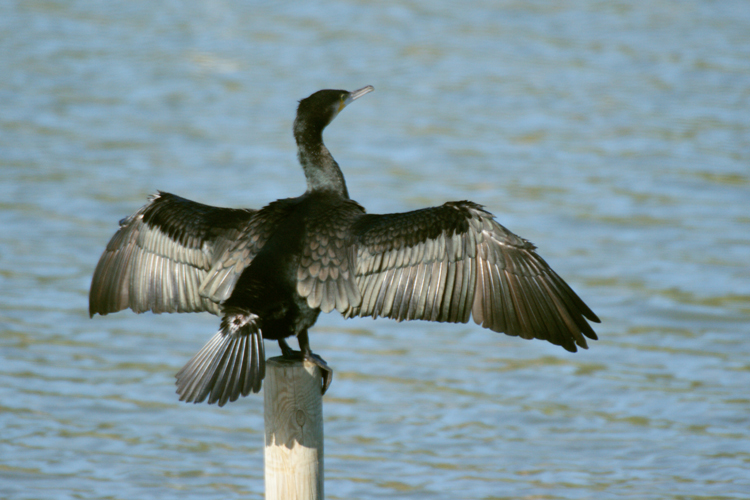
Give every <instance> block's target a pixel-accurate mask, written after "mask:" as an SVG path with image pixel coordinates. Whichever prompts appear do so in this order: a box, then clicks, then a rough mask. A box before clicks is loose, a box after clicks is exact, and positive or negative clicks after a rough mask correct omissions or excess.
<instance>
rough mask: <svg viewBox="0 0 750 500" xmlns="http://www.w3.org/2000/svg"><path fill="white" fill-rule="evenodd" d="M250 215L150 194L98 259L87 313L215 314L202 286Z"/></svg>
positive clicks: (212, 301)
mask: <svg viewBox="0 0 750 500" xmlns="http://www.w3.org/2000/svg"><path fill="white" fill-rule="evenodd" d="M255 213H256V211H255V210H249V209H230V208H217V207H211V206H208V205H203V204H200V203H196V202H193V201H190V200H186V199H184V198H180V197H179V196H175V195H173V194H169V193H162V192H159V193H157V194H155V195H154V196H152V197H151V198H150V199H149V203H148V204H147V205H146V206H144V207H143V208H141V209H140V210H138V211H137V212H136V213H135V214H133V215H131V216H130V217H127V218H126V219H123V220H122V221H121V222H120V229H119V230H118V231H117V233H115V235H114V236H113V237H112V239H111V240H110V242H109V244H108V245H107V248H106V250H105V251H104V253H103V254H102V256H101V258H100V259H99V264H98V265H97V266H96V270H95V271H94V277H93V279H92V281H91V290H90V292H89V314H90V315H91V316H93V315H94V314H96V313H99V314H107V313H111V312H115V311H119V310H122V309H125V308H128V307H129V308H131V309H132V310H133V311H135V312H137V313H141V312H144V311H153V312H155V313H162V312H198V311H208V312H212V313H214V314H218V313H219V304H218V301H217V300H215V299H214V298H213V297H211V296H210V295H207V294H202V293H201V285H202V283H203V282H204V281H205V279H206V278H207V276H209V275H210V271H211V269H212V267H214V266H215V265H216V264H217V260H218V259H219V258H221V256H222V255H224V254H226V253H227V250H228V249H229V248H230V247H231V245H232V244H234V243H235V242H236V240H237V238H238V237H239V236H240V235H241V234H242V233H243V232H246V231H247V227H248V225H249V224H250V222H251V220H252V218H253V216H254V214H255ZM249 259H250V257H248V260H247V262H246V263H245V265H247V264H249Z"/></svg>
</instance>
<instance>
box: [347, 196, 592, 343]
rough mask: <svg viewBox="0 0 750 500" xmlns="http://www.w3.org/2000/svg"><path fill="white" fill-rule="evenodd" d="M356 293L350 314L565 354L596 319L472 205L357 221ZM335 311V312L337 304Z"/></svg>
mask: <svg viewBox="0 0 750 500" xmlns="http://www.w3.org/2000/svg"><path fill="white" fill-rule="evenodd" d="M351 233H352V234H351V243H350V244H351V247H352V249H353V250H354V251H356V264H355V267H354V269H356V274H355V276H354V279H355V282H356V285H357V288H358V289H359V292H360V295H361V301H360V302H359V303H352V302H351V301H350V302H349V304H348V308H347V309H346V310H344V311H342V313H343V314H344V315H345V316H347V317H351V316H372V317H374V318H376V317H378V316H384V317H388V318H393V319H396V320H399V321H401V320H412V319H420V320H427V321H440V322H443V321H447V322H464V323H465V322H467V321H468V320H469V318H470V317H472V316H473V317H474V321H475V322H476V323H477V324H481V325H482V326H484V327H485V328H489V329H491V330H494V331H498V332H504V333H507V334H508V335H513V336H519V337H522V338H538V339H544V340H548V341H550V342H552V343H554V344H557V345H561V346H563V347H564V348H565V349H567V350H570V351H575V350H576V345H578V346H580V347H584V348H585V347H586V339H585V337H588V338H592V339H596V334H595V333H594V331H593V329H592V328H591V326H590V325H589V324H588V322H587V321H586V320H587V319H588V320H589V321H594V322H598V321H599V319H598V318H597V317H596V315H595V314H594V313H593V312H592V311H591V309H589V308H588V306H586V304H585V303H584V302H583V301H582V300H581V299H580V298H579V297H578V295H576V294H575V292H573V290H572V289H571V288H570V287H569V286H568V285H567V283H565V282H564V281H563V280H562V279H561V278H560V277H559V276H558V275H557V274H556V273H555V272H554V271H553V270H552V269H551V268H550V267H549V265H547V263H546V262H545V261H544V260H543V259H542V258H541V257H540V256H539V255H538V254H537V253H536V251H535V247H534V245H533V244H531V243H529V242H528V241H526V240H524V239H523V238H520V237H518V236H516V235H515V234H513V233H512V232H510V231H509V230H507V229H506V228H505V227H503V226H501V225H500V224H498V223H497V222H496V221H495V220H494V218H493V216H492V214H490V213H489V212H486V211H485V210H484V209H483V208H482V207H480V206H479V205H476V204H474V203H471V202H451V203H446V204H445V205H443V206H440V207H434V208H428V209H424V210H417V211H414V212H406V213H401V214H387V215H370V214H368V215H362V216H360V217H359V218H358V220H357V221H356V222H355V223H354V224H353V226H352V229H351ZM337 308H338V305H337Z"/></svg>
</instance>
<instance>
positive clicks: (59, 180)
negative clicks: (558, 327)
mask: <svg viewBox="0 0 750 500" xmlns="http://www.w3.org/2000/svg"><path fill="white" fill-rule="evenodd" d="M457 5H458V4H457V3H453V2H440V1H437V2H435V1H423V0H414V1H409V2H357V1H349V2H346V1H341V2H308V3H305V4H304V5H295V6H291V5H289V6H287V5H286V3H284V2H252V1H248V2H239V1H231V0H225V1H221V0H212V1H204V2H197V1H191V0H185V1H182V2H142V1H131V2H97V1H93V0H89V1H85V0H80V1H75V0H74V1H54V0H47V1H41V0H23V1H20V0H19V1H13V0H10V1H5V2H2V3H0V345H1V348H0V497H2V498H9V499H41V498H44V499H70V498H86V499H87V498H92V499H93V498H102V499H103V498H107V499H133V498H160V499H173V498H174V499H176V498H179V499H181V500H185V499H192V498H195V499H199V498H200V499H203V498H219V497H221V498H237V499H239V498H262V496H263V456H262V455H263V416H262V397H259V396H257V395H256V396H251V397H247V398H244V399H242V400H241V401H239V402H237V403H234V404H230V405H228V406H226V407H224V408H217V407H213V406H207V405H185V404H182V403H179V402H178V401H177V397H176V395H175V394H174V383H173V376H174V373H175V372H176V371H177V370H178V369H179V368H180V367H181V366H182V364H183V363H185V361H187V359H189V358H190V356H192V354H193V353H194V352H196V351H197V350H198V349H199V348H200V346H202V345H203V343H204V342H205V341H206V340H207V339H208V337H209V336H210V335H211V334H213V332H214V331H215V329H216V328H217V320H216V318H214V317H212V316H209V315H171V316H170V315H163V316H156V315H151V314H145V315H140V316H137V315H135V314H133V313H131V312H122V313H118V314H116V315H111V316H107V317H104V318H102V317H96V318H94V319H89V318H88V314H87V293H88V286H89V282H90V277H91V274H92V272H93V269H94V266H95V264H96V261H97V259H98V257H99V255H100V253H101V251H102V250H103V248H104V245H105V244H106V242H107V241H108V239H109V237H110V236H111V235H112V233H113V232H114V231H115V229H116V228H117V221H118V220H119V219H121V218H122V217H124V216H125V215H128V214H130V213H132V212H134V211H135V210H136V209H138V207H140V206H141V205H142V204H143V203H144V202H145V199H146V197H147V195H148V194H149V193H152V192H154V191H156V190H157V189H161V190H164V191H170V192H175V193H178V194H180V195H182V196H185V197H187V198H191V199H194V200H196V201H201V202H204V203H209V204H214V205H223V206H250V207H260V206H262V205H263V204H265V203H267V202H268V201H270V200H273V199H276V198H279V197H287V196H296V195H298V194H300V193H301V192H302V191H303V190H304V177H303V175H302V173H301V171H300V169H299V167H298V165H297V163H296V158H295V151H294V143H293V140H292V137H291V122H292V120H293V117H294V111H295V107H296V102H297V100H298V99H300V98H302V97H305V96H307V95H309V94H310V93H312V92H313V91H315V90H317V89H319V88H326V87H328V88H330V87H333V88H347V89H354V88H359V87H361V86H364V85H367V84H371V85H373V86H374V87H375V88H376V92H374V93H372V94H370V95H368V96H366V97H365V98H363V99H361V100H359V101H357V102H356V104H355V105H352V106H351V107H350V108H347V110H346V111H345V112H343V113H342V114H341V115H340V116H339V117H338V118H337V120H336V121H335V122H334V123H333V124H332V126H331V127H330V128H329V129H328V130H327V132H326V141H327V144H328V146H329V148H330V149H331V150H332V152H333V154H334V156H336V158H337V159H338V160H339V163H340V164H341V165H342V167H343V169H344V173H345V175H346V177H347V181H348V184H349V191H350V193H351V195H352V197H353V198H355V199H357V200H358V201H359V202H360V203H362V204H363V205H365V206H366V207H367V208H368V210H369V211H371V212H385V211H404V210H411V209H415V208H418V207H422V206H425V205H435V204H441V203H443V202H444V201H447V200H460V199H470V200H473V201H476V202H478V203H482V204H484V205H486V207H487V208H488V209H489V210H491V211H492V212H493V213H495V214H496V215H497V217H498V219H499V220H500V221H501V222H502V223H503V224H504V225H506V226H508V227H509V228H510V229H511V230H513V231H515V232H517V233H519V234H521V235H522V236H524V237H526V238H528V239H530V240H531V241H533V242H534V243H535V244H537V246H538V247H539V249H540V253H541V255H543V256H544V257H545V259H547V261H548V262H549V263H550V264H551V265H552V266H553V267H554V268H555V269H556V270H557V271H558V272H559V273H560V274H561V275H562V276H563V277H565V278H566V279H567V280H568V281H569V282H570V283H571V285H572V286H573V287H574V288H575V289H576V290H577V291H578V292H579V293H580V295H581V296H582V297H583V298H584V299H585V300H586V301H587V302H588V303H589V304H590V305H591V307H592V308H593V309H594V310H595V311H596V312H597V313H598V314H599V316H600V317H601V318H602V319H603V323H602V324H601V325H599V326H598V328H597V332H598V333H599V336H600V340H599V341H597V342H591V346H590V349H589V350H588V351H584V352H579V353H577V354H570V353H567V352H565V351H563V350H562V349H560V348H558V347H555V346H552V345H548V344H546V343H544V342H539V341H533V342H527V341H523V340H520V339H516V338H510V337H506V336H504V335H500V334H495V333H492V332H489V331H487V330H483V329H481V328H479V327H477V326H475V325H473V324H467V325H437V324H429V323H401V324H398V323H394V322H389V321H387V320H378V321H376V322H373V321H372V320H369V319H360V320H349V321H344V320H343V319H342V318H341V317H340V316H338V315H328V316H325V317H322V318H321V320H320V321H319V322H318V325H317V326H316V328H315V329H314V331H313V332H312V334H311V338H312V346H313V348H314V349H315V350H316V351H317V352H319V353H321V354H322V355H323V356H324V357H325V358H326V359H327V360H328V362H329V363H330V364H331V365H332V366H333V367H334V369H335V370H336V376H335V379H334V383H333V386H332V387H331V390H330V391H329V393H328V394H327V395H326V397H325V400H324V413H325V419H326V421H325V432H326V457H325V463H326V471H325V474H326V493H327V496H328V498H331V499H352V498H357V499H375V498H394V497H395V498H409V499H417V498H430V499H434V498H440V499H454V498H460V499H502V498H537V499H540V498H569V499H580V498H596V499H600V498H660V499H662V498H670V499H704V498H705V499H707V498H749V497H750V335H749V334H750V4H748V3H747V2H743V1H732V0H728V1H723V2H710V1H664V0H655V1H652V2H599V1H593V0H591V1H587V0H582V1H576V2H562V3H561V2H552V1H550V2H543V1H518V2H516V1H500V2H472V3H469V4H466V5H464V6H462V7H457ZM268 350H269V354H270V355H275V354H277V353H278V349H277V348H276V347H275V346H272V345H271V344H270V343H269V345H268Z"/></svg>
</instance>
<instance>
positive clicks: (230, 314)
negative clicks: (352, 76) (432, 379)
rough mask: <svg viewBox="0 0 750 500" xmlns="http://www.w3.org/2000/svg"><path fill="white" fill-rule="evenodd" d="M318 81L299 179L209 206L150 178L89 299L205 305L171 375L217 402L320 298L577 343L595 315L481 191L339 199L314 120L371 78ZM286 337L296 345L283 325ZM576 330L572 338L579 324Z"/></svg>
mask: <svg viewBox="0 0 750 500" xmlns="http://www.w3.org/2000/svg"><path fill="white" fill-rule="evenodd" d="M372 90H373V88H372V87H371V86H367V87H364V88H361V89H359V90H355V91H354V92H347V91H345V90H321V91H319V92H315V93H314V94H312V95H311V96H310V97H308V98H306V99H303V100H302V101H300V103H299V107H298V108H297V118H296V119H295V120H294V138H295V140H296V142H297V148H298V157H299V161H300V163H301V164H302V168H303V170H304V171H305V177H306V178H307V191H306V192H305V193H304V194H303V195H302V196H299V197H297V198H288V199H283V200H278V201H275V202H273V203H271V204H269V205H268V206H267V207H265V208H262V209H260V210H253V209H232V208H217V207H212V206H208V205H203V204H200V203H196V202H193V201H189V200H186V199H184V198H180V197H179V196H175V195H173V194H169V193H163V192H159V193H157V194H156V195H154V196H152V197H151V198H150V200H149V202H148V204H147V205H146V206H144V207H143V208H141V209H140V210H138V211H137V212H136V213H135V214H133V215H131V216H130V217H127V218H126V219H123V220H122V221H120V229H119V230H118V231H117V233H115V235H114V236H113V237H112V239H111V240H110V242H109V244H108V245H107V249H106V250H105V251H104V254H102V256H101V258H100V259H99V264H98V265H97V266H96V271H95V272H94V277H93V279H92V282H91V292H90V295H89V313H90V314H91V316H93V315H94V314H96V313H99V314H102V315H104V314H107V313H111V312H115V311H119V310H121V309H125V308H128V307H129V308H130V309H132V310H133V311H135V312H136V313H141V312H144V311H153V312H155V313H162V312H199V311H208V312H211V313H213V314H216V315H220V316H221V317H222V320H221V328H220V329H219V331H218V332H217V333H216V334H215V335H214V336H213V337H212V338H211V340H209V342H208V343H207V344H206V345H205V346H204V347H203V348H202V349H201V350H200V351H199V352H198V353H197V354H196V355H195V356H194V357H193V358H192V359H191V360H190V361H188V363H187V364H186V365H185V366H184V367H183V368H182V369H181V370H180V371H179V372H178V373H177V382H176V383H177V386H178V387H177V393H178V394H179V395H180V400H181V401H188V402H191V401H192V402H195V403H199V402H201V401H203V400H205V399H206V398H208V402H209V403H215V402H218V403H219V406H222V405H224V404H225V403H226V402H227V401H235V400H236V399H237V398H238V397H239V396H240V394H241V395H243V396H246V395H247V394H249V393H250V391H252V392H258V391H259V390H260V387H261V382H262V380H263V377H264V375H265V353H264V347H263V340H264V339H273V340H276V341H278V342H279V345H280V347H281V350H282V353H283V355H284V357H290V358H300V357H304V358H305V359H309V360H311V361H313V362H314V363H316V364H318V365H319V366H321V368H323V370H324V372H323V373H324V379H323V388H322V389H323V391H324V392H325V390H326V389H327V388H328V385H329V384H330V381H331V374H332V372H331V370H330V369H329V368H328V366H327V365H326V363H325V362H324V361H323V360H322V359H321V358H320V357H319V356H317V355H315V354H313V353H312V352H311V351H310V343H309V340H308V333H307V331H308V329H309V328H310V327H312V326H313V325H314V324H315V321H316V320H317V318H318V314H320V312H321V311H323V312H326V313H327V312H331V311H332V310H334V309H336V310H337V311H339V312H340V313H341V314H343V315H344V317H346V318H351V317H354V316H372V317H373V318H377V317H378V316H383V317H386V318H393V319H396V320H398V321H401V320H413V319H421V320H427V321H439V322H446V321H447V322H451V323H459V322H460V323H466V322H467V321H469V317H470V316H473V317H474V321H475V322H476V323H477V324H481V325H482V326H483V327H485V328H489V329H490V330H493V331H495V332H504V333H506V334H508V335H513V336H518V337H522V338H525V339H531V338H537V339H543V340H548V341H549V342H552V343H553V344H555V345H560V346H562V347H563V348H565V349H566V350H568V351H571V352H575V351H576V345H578V346H580V347H583V348H587V346H586V339H585V337H588V338H590V339H596V338H597V337H596V334H595V333H594V331H593V330H592V329H591V327H590V326H589V324H588V322H587V321H586V318H588V319H589V320H590V321H595V322H597V323H598V322H599V318H597V317H596V315H595V314H594V313H593V312H592V311H591V309H589V308H588V307H587V306H586V304H584V303H583V301H582V300H581V299H580V298H579V297H578V295H576V294H575V292H574V291H573V290H572V289H571V288H570V287H569V286H568V285H567V284H566V283H565V282H564V281H563V280H562V278H560V277H559V276H558V275H557V274H556V273H555V272H554V271H553V270H552V269H551V268H550V267H549V265H547V263H546V262H545V261H544V260H543V259H542V258H541V257H540V256H539V255H538V254H537V253H536V252H535V247H534V245H533V244H531V243H530V242H528V241H527V240H525V239H523V238H520V237H519V236H516V235H515V234H513V233H511V232H510V231H509V230H507V229H506V228H505V227H503V226H501V225H500V224H498V223H497V222H495V220H494V217H493V215H492V214H490V213H489V212H487V211H485V210H484V209H483V208H482V207H481V206H480V205H477V204H476V203H472V202H469V201H456V202H448V203H446V204H444V205H442V206H439V207H432V208H425V209H422V210H415V211H413V212H405V213H397V214H385V215H376V214H367V213H366V212H365V209H364V208H362V206H360V205H359V204H358V203H356V202H355V201H352V200H351V199H349V193H348V192H347V189H346V184H345V182H344V176H343V174H342V173H341V170H340V169H339V166H338V164H337V163H336V161H335V160H334V159H333V156H331V153H330V152H329V151H328V149H327V148H326V146H325V145H324V144H323V129H325V127H326V126H327V125H328V124H329V123H331V121H332V120H333V119H334V118H335V117H336V115H337V114H338V113H339V112H340V111H341V110H342V109H344V107H345V106H346V105H348V104H349V103H351V102H352V101H354V100H355V99H358V98H359V97H362V96H363V95H365V94H367V93H368V92H371V91H372ZM292 336H296V337H297V341H298V342H299V347H300V351H293V350H292V349H291V348H290V347H289V345H288V344H287V343H286V340H285V339H286V338H287V337H292ZM584 336H585V337H584Z"/></svg>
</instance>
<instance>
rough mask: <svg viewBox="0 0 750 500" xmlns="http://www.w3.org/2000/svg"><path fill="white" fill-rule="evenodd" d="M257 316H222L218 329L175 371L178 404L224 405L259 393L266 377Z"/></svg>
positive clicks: (234, 314)
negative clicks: (178, 397)
mask: <svg viewBox="0 0 750 500" xmlns="http://www.w3.org/2000/svg"><path fill="white" fill-rule="evenodd" d="M257 320H258V316H256V315H255V314H252V313H247V312H233V313H228V314H226V315H225V316H224V318H223V319H222V321H221V329H220V330H219V331H218V332H217V333H216V335H214V336H213V337H211V340H209V341H208V342H207V343H206V345H204V346H203V348H202V349H201V350H200V351H198V353H197V354H196V355H195V356H193V358H192V359H191V360H190V361H188V362H187V363H186V364H185V366H183V367H182V369H181V370H180V371H179V372H177V375H176V378H177V382H176V384H177V394H179V395H180V401H185V402H188V403H190V402H193V403H200V402H202V401H203V400H205V399H206V398H207V397H208V404H213V403H216V402H218V403H219V406H224V404H225V403H226V402H227V401H235V400H237V398H238V397H240V394H242V395H243V396H247V395H248V394H250V391H252V392H258V391H260V387H261V383H262V382H263V378H264V377H265V376H266V353H265V349H264V347H263V335H262V334H261V331H260V329H259V328H258V321H257Z"/></svg>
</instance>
